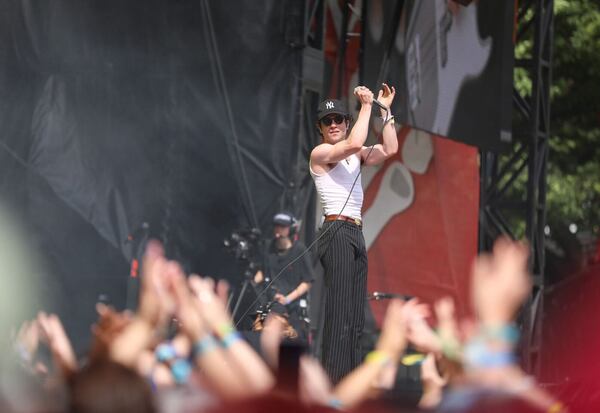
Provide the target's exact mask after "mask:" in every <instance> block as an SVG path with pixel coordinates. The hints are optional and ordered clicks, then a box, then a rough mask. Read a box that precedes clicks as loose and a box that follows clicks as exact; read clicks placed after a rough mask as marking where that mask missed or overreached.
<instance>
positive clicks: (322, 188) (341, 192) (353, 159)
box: [309, 155, 363, 219]
mask: <svg viewBox="0 0 600 413" xmlns="http://www.w3.org/2000/svg"><path fill="white" fill-rule="evenodd" d="M309 169H310V174H311V175H312V177H313V179H314V180H315V186H316V187H317V193H318V194H319V199H320V200H321V205H322V206H323V212H324V213H325V215H346V216H348V217H351V218H358V219H361V209H362V203H363V189H362V183H361V179H360V178H358V179H356V177H357V176H358V174H359V173H360V158H359V157H358V156H357V155H351V156H349V157H348V158H346V159H344V160H342V161H340V162H338V163H337V165H335V166H334V167H333V168H331V169H330V170H329V172H327V173H324V174H319V175H318V174H316V173H314V172H313V170H312V166H310V165H309ZM354 180H356V184H355V185H354V188H353V189H352V195H350V198H348V194H349V193H350V188H352V184H353V183H354ZM346 199H348V203H347V204H346V206H345V207H344V203H346ZM342 207H344V210H343V211H342ZM340 211H341V212H340Z"/></svg>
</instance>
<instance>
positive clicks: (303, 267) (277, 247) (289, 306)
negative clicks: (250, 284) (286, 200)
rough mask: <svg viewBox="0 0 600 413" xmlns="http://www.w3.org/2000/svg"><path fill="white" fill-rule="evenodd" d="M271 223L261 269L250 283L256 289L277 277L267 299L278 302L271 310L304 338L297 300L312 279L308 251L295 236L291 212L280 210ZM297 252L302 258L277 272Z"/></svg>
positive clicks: (295, 223) (301, 296)
mask: <svg viewBox="0 0 600 413" xmlns="http://www.w3.org/2000/svg"><path fill="white" fill-rule="evenodd" d="M273 225H274V227H273V240H272V241H271V243H270V244H269V246H268V251H267V255H266V257H265V272H264V273H263V272H262V271H258V272H257V273H256V275H255V277H254V282H255V283H256V284H257V286H258V288H259V289H260V286H261V285H266V283H269V282H270V281H272V280H274V279H275V277H277V278H276V279H275V281H273V283H272V284H271V289H272V292H273V294H272V295H271V296H270V298H271V300H273V301H275V302H276V303H278V304H279V305H275V306H272V309H273V311H275V312H276V313H281V312H284V314H283V315H284V316H285V317H286V318H287V319H288V322H289V323H290V324H291V326H292V327H293V328H294V330H295V331H296V332H297V333H298V335H299V337H300V338H303V339H306V338H307V334H308V331H306V327H307V326H306V325H305V323H304V321H303V318H304V316H305V314H303V308H302V307H301V306H300V302H301V300H302V299H306V297H307V292H308V290H309V289H310V287H311V283H312V281H313V279H314V269H313V266H312V263H311V257H310V253H306V254H305V252H306V246H305V245H304V244H303V243H302V242H300V241H297V240H296V239H295V238H296V235H297V232H298V227H297V222H296V219H295V218H294V216H293V215H291V214H289V213H286V212H280V213H278V214H276V215H275V216H274V217H273ZM303 254H304V255H303ZM301 255H302V258H300V259H299V260H297V261H296V262H294V263H293V264H291V265H289V266H288V267H287V268H286V269H285V270H284V271H283V272H282V273H281V274H280V272H281V270H282V269H283V268H285V267H286V266H287V265H288V264H290V263H291V262H292V261H294V260H295V259H296V258H298V257H299V256H301ZM278 274H279V275H278ZM267 295H269V294H268V293H267ZM282 306H284V307H282ZM304 311H306V307H305V308H304Z"/></svg>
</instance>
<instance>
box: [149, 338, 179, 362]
mask: <svg viewBox="0 0 600 413" xmlns="http://www.w3.org/2000/svg"><path fill="white" fill-rule="evenodd" d="M154 356H155V357H156V360H157V361H160V362H161V363H166V362H168V361H170V360H173V359H174V358H175V357H177V352H176V351H175V347H173V344H171V343H170V342H168V343H161V344H159V345H158V346H156V349H155V350H154Z"/></svg>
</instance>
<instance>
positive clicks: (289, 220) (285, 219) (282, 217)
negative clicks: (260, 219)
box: [273, 212, 295, 227]
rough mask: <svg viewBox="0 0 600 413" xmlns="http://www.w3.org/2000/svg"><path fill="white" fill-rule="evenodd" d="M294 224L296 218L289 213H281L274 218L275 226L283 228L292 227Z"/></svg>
mask: <svg viewBox="0 0 600 413" xmlns="http://www.w3.org/2000/svg"><path fill="white" fill-rule="evenodd" d="M294 222H295V218H294V216H293V215H292V214H289V213H287V212H279V213H277V214H275V216H274V217H273V224H275V225H281V226H282V227H291V226H292V225H293V224H294Z"/></svg>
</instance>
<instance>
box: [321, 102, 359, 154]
mask: <svg viewBox="0 0 600 413" xmlns="http://www.w3.org/2000/svg"><path fill="white" fill-rule="evenodd" d="M350 120H351V119H350V112H348V108H347V107H346V104H345V103H344V102H342V101H341V100H337V99H326V100H324V101H322V102H321V103H320V104H319V108H318V112H317V121H318V123H317V129H318V130H319V133H320V134H321V136H322V137H323V142H325V143H330V144H335V143H337V142H339V141H341V140H343V139H346V136H347V135H348V129H350Z"/></svg>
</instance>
